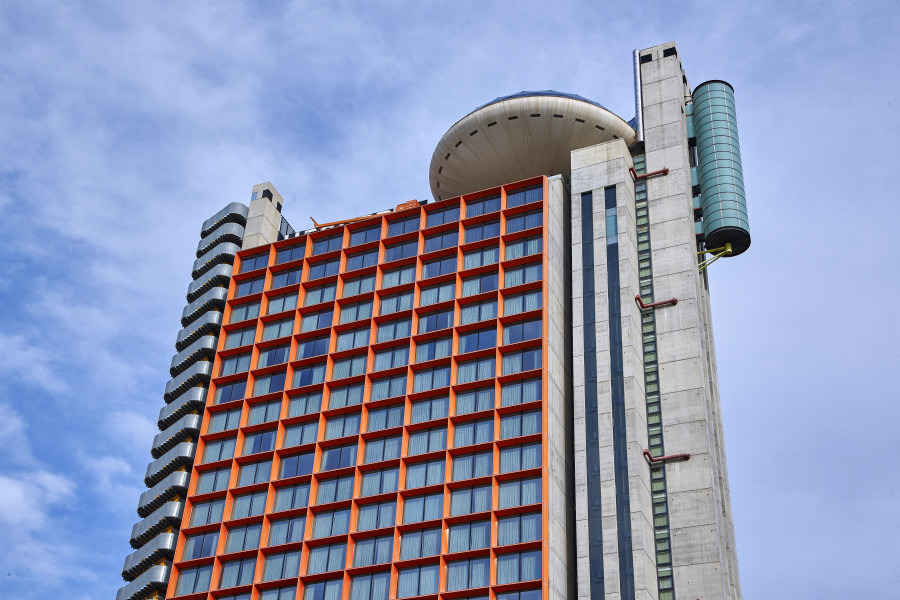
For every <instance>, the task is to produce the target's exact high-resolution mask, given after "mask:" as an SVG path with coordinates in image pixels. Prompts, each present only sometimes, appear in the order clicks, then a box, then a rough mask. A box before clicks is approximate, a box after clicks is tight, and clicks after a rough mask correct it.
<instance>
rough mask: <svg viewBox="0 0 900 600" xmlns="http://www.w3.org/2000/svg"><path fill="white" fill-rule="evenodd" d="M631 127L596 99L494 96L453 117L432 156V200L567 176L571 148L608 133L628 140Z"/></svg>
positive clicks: (554, 95)
mask: <svg viewBox="0 0 900 600" xmlns="http://www.w3.org/2000/svg"><path fill="white" fill-rule="evenodd" d="M635 135H636V134H635V131H634V129H632V127H631V126H630V125H629V124H628V123H627V122H626V121H625V120H624V119H623V118H621V117H619V116H618V115H615V114H613V113H612V112H610V111H609V110H607V109H606V108H604V107H603V106H601V105H600V104H598V103H596V102H593V101H591V100H588V99H586V98H582V97H581V96H576V95H575V94H563V93H561V92H554V91H545V92H519V93H518V94H513V95H511V96H503V97H501V98H497V99H496V100H493V101H491V102H489V103H487V104H485V105H484V106H481V107H479V108H476V109H475V110H474V111H472V112H471V113H469V114H468V115H466V116H465V117H463V118H462V119H460V120H459V121H457V122H456V124H455V125H453V127H451V128H450V129H449V130H448V131H447V133H445V134H444V136H443V137H442V138H441V141H440V142H438V145H437V148H436V149H435V151H434V155H433V156H432V157H431V167H430V169H429V180H430V182H431V193H432V194H433V197H434V199H435V200H441V199H444V198H452V197H454V196H461V195H463V194H468V193H471V192H475V191H478V190H483V189H487V188H491V187H496V186H499V185H502V184H505V183H509V182H512V181H520V180H522V179H528V178H530V177H536V176H538V175H557V174H563V175H564V176H565V177H566V179H567V180H568V178H569V173H570V171H571V159H570V153H571V152H572V150H577V149H578V148H585V147H587V146H594V145H596V144H600V143H602V142H608V141H610V140H612V139H622V140H624V141H625V143H626V144H627V145H629V146H630V145H631V144H632V143H633V142H634V139H635Z"/></svg>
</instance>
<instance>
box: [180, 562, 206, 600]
mask: <svg viewBox="0 0 900 600" xmlns="http://www.w3.org/2000/svg"><path fill="white" fill-rule="evenodd" d="M212 570H213V567H212V565H205V566H202V567H194V568H193V569H181V572H179V573H178V586H177V587H176V589H175V593H176V594H177V595H179V596H181V595H184V594H196V593H198V592H205V591H207V590H209V580H210V578H211V577H212Z"/></svg>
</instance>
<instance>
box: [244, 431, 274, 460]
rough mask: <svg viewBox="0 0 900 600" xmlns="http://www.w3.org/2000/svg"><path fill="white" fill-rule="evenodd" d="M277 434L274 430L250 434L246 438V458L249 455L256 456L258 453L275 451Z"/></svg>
mask: <svg viewBox="0 0 900 600" xmlns="http://www.w3.org/2000/svg"><path fill="white" fill-rule="evenodd" d="M275 434H276V431H275V430H274V429H270V430H269V431H260V432H257V433H251V434H248V435H247V437H245V438H244V452H243V454H244V455H245V456H246V455H248V454H256V453H257V452H268V451H269V450H274V449H275Z"/></svg>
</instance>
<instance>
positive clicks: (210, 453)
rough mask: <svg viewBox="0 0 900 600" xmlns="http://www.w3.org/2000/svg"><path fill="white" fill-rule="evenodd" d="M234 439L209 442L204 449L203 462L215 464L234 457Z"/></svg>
mask: <svg viewBox="0 0 900 600" xmlns="http://www.w3.org/2000/svg"><path fill="white" fill-rule="evenodd" d="M234 441H235V440H234V438H227V439H224V440H216V441H214V442H207V443H206V447H205V448H204V449H203V462H205V463H208V462H215V461H217V460H225V459H227V458H232V457H233V456H234Z"/></svg>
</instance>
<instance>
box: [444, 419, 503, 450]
mask: <svg viewBox="0 0 900 600" xmlns="http://www.w3.org/2000/svg"><path fill="white" fill-rule="evenodd" d="M493 440H494V419H478V420H475V421H466V422H465V423H460V424H459V425H457V426H456V427H455V428H454V430H453V447H454V448H462V447H463V446H471V445H473V444H484V443H486V442H491V441H493Z"/></svg>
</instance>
